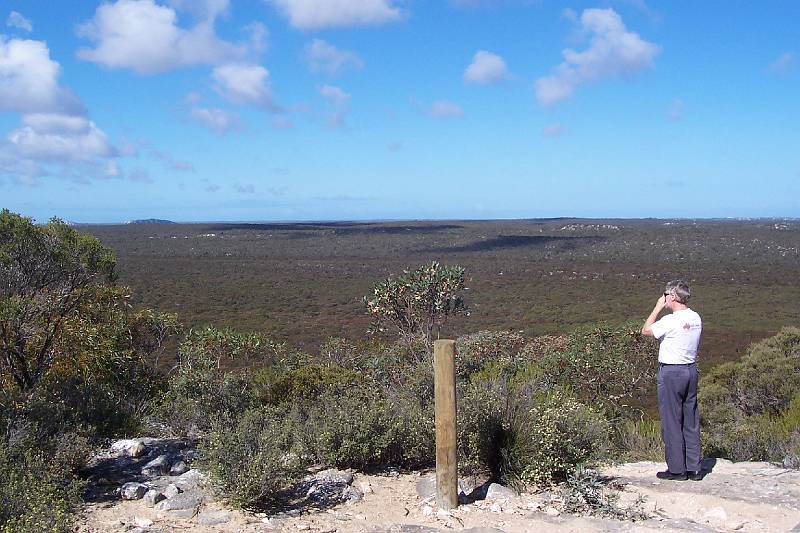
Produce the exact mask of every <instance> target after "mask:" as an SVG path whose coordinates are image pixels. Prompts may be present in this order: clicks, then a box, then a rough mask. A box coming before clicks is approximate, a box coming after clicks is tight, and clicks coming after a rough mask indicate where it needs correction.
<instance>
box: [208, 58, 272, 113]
mask: <svg viewBox="0 0 800 533" xmlns="http://www.w3.org/2000/svg"><path fill="white" fill-rule="evenodd" d="M212 77H213V78H214V81H215V82H216V83H217V89H218V90H219V92H220V93H221V94H222V95H223V96H225V97H226V98H227V99H228V100H230V101H231V102H233V103H236V104H253V105H257V106H261V107H265V108H270V109H272V108H274V106H273V103H272V91H271V90H270V86H269V71H268V70H267V69H265V68H264V67H262V66H261V65H250V64H244V63H232V64H229V65H222V66H220V67H216V68H215V69H214V72H213V74H212Z"/></svg>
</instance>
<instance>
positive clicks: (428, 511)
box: [422, 505, 433, 516]
mask: <svg viewBox="0 0 800 533" xmlns="http://www.w3.org/2000/svg"><path fill="white" fill-rule="evenodd" d="M432 514H433V507H431V506H430V505H426V506H425V507H423V508H422V516H431V515H432Z"/></svg>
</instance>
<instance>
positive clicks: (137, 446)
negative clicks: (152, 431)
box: [111, 439, 147, 457]
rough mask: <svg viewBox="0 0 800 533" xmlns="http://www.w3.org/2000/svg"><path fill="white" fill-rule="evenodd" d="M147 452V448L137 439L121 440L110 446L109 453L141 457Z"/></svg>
mask: <svg viewBox="0 0 800 533" xmlns="http://www.w3.org/2000/svg"><path fill="white" fill-rule="evenodd" d="M146 451H147V446H145V445H144V443H142V441H140V440H137V439H122V440H118V441H116V442H114V443H113V444H112V445H111V452H112V453H114V454H117V455H124V456H127V457H141V456H142V455H144V452H146Z"/></svg>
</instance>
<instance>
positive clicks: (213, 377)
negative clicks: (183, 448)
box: [158, 328, 291, 434]
mask: <svg viewBox="0 0 800 533" xmlns="http://www.w3.org/2000/svg"><path fill="white" fill-rule="evenodd" d="M290 354H291V352H290V351H289V350H287V349H286V347H285V346H284V345H282V344H276V343H273V342H271V341H269V340H268V339H266V338H264V337H263V336H262V335H259V334H248V333H237V332H234V331H232V330H227V329H226V330H218V329H215V328H206V329H202V330H196V331H190V332H189V334H188V335H187V337H186V339H185V340H184V341H183V342H182V343H181V345H180V347H179V350H178V365H177V367H176V372H175V374H174V375H173V376H172V378H171V380H170V384H169V388H168V390H167V391H166V392H165V394H164V396H163V397H162V398H161V401H160V406H159V409H158V415H159V417H160V418H162V419H163V420H164V421H165V422H166V423H167V425H168V426H169V427H170V428H172V430H173V431H175V432H176V433H178V434H197V433H205V432H207V431H208V430H209V429H210V428H211V426H212V423H213V422H214V420H215V419H216V418H221V419H227V420H230V419H235V417H236V416H237V415H238V414H239V413H242V412H244V411H246V410H247V409H249V408H251V407H254V406H255V405H257V403H258V401H257V398H256V393H255V391H254V388H253V383H252V380H251V378H250V375H249V367H250V366H251V365H254V364H259V365H261V364H269V363H275V362H276V361H278V362H280V361H283V360H284V359H285V358H286V357H289V356H290ZM223 362H225V363H226V364H225V366H233V367H239V368H238V369H236V370H228V371H226V370H224V369H223Z"/></svg>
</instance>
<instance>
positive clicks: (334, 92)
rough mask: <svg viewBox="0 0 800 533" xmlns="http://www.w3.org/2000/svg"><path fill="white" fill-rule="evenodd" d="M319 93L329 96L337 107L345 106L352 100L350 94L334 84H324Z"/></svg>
mask: <svg viewBox="0 0 800 533" xmlns="http://www.w3.org/2000/svg"><path fill="white" fill-rule="evenodd" d="M319 93H320V94H321V95H322V96H324V97H325V98H327V99H328V100H329V101H330V102H332V103H333V104H335V105H336V106H337V107H343V106H346V105H347V104H348V102H350V94H349V93H347V92H345V91H343V90H342V89H341V88H339V87H336V86H334V85H323V86H321V87H320V88H319Z"/></svg>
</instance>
